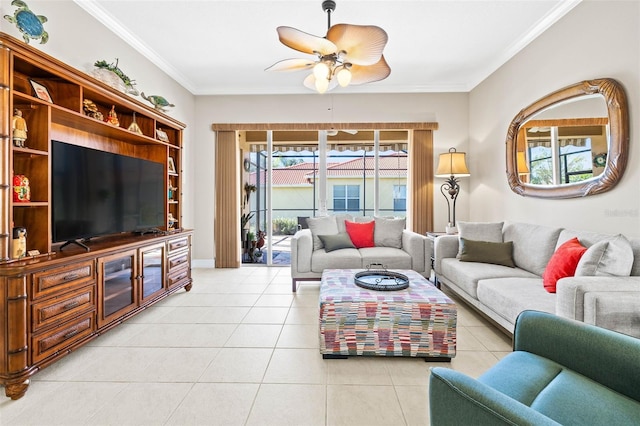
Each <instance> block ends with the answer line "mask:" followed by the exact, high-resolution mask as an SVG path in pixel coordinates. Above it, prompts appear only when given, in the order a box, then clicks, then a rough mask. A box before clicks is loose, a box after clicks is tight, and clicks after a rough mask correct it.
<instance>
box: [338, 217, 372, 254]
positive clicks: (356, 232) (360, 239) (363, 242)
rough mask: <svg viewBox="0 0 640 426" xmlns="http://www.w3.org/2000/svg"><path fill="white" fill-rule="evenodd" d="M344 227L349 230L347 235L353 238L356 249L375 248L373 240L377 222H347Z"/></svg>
mask: <svg viewBox="0 0 640 426" xmlns="http://www.w3.org/2000/svg"><path fill="white" fill-rule="evenodd" d="M344 225H345V227H346V229H347V234H349V237H350V238H351V241H352V242H353V245H354V246H356V248H363V247H373V246H375V243H374V240H373V229H374V227H375V222H373V221H371V222H364V223H358V222H351V221H350V220H345V221H344Z"/></svg>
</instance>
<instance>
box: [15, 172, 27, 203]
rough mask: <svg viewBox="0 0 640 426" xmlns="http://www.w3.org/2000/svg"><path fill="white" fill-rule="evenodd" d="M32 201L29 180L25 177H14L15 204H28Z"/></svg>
mask: <svg viewBox="0 0 640 426" xmlns="http://www.w3.org/2000/svg"><path fill="white" fill-rule="evenodd" d="M29 201H31V189H29V179H28V178H27V177H26V176H25V175H14V176H13V202H14V203H26V202H29Z"/></svg>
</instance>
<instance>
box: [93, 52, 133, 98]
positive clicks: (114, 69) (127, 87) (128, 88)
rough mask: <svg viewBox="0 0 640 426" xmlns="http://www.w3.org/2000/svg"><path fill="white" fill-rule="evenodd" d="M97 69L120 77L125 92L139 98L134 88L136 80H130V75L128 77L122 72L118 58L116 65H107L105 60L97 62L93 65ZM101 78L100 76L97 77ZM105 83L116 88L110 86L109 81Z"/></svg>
mask: <svg viewBox="0 0 640 426" xmlns="http://www.w3.org/2000/svg"><path fill="white" fill-rule="evenodd" d="M93 65H94V66H95V67H96V68H98V70H103V71H109V72H111V73H113V75H115V76H116V77H118V78H119V79H120V81H121V83H122V85H124V90H123V92H126V93H128V94H130V95H133V96H138V94H139V93H138V89H136V88H135V87H134V86H135V85H136V83H135V80H131V79H130V78H129V76H128V75H126V74H125V73H124V72H122V70H121V69H120V67H118V58H116V63H115V64H114V63H111V64H109V63H107V61H105V60H101V61H96V62H95V64H93ZM97 77H99V76H97ZM103 82H104V83H107V84H109V85H110V86H112V87H113V86H114V85H112V84H110V82H109V81H104V80H103Z"/></svg>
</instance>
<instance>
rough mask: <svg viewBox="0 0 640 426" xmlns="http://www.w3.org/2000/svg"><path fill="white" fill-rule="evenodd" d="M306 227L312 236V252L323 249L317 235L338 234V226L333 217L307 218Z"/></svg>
mask: <svg viewBox="0 0 640 426" xmlns="http://www.w3.org/2000/svg"><path fill="white" fill-rule="evenodd" d="M307 225H309V229H310V230H311V235H312V236H313V250H314V251H315V250H319V249H321V248H323V247H324V244H322V241H321V240H320V238H319V237H318V235H335V234H337V233H338V224H337V222H336V218H335V217H334V216H318V217H308V218H307Z"/></svg>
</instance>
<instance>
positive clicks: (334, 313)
mask: <svg viewBox="0 0 640 426" xmlns="http://www.w3.org/2000/svg"><path fill="white" fill-rule="evenodd" d="M359 271H362V269H325V271H324V272H323V274H322V280H321V283H320V353H321V354H322V357H323V358H325V359H326V358H346V357H348V356H349V355H372V356H376V355H377V356H406V357H423V358H425V359H426V360H428V361H451V358H453V357H455V355H456V319H457V318H456V314H457V309H456V305H455V304H454V302H453V301H452V300H451V299H449V297H447V296H446V295H445V294H444V293H442V292H441V291H440V290H438V289H437V288H436V287H435V286H433V284H431V283H430V282H429V281H427V280H426V279H425V278H424V277H423V276H421V275H420V274H418V273H417V272H415V271H410V270H394V271H393V272H399V273H401V274H404V275H406V276H407V277H408V278H409V288H407V289H404V290H396V291H375V290H367V289H365V288H362V287H359V286H357V285H356V284H355V283H354V275H355V274H356V273H357V272H359Z"/></svg>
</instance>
